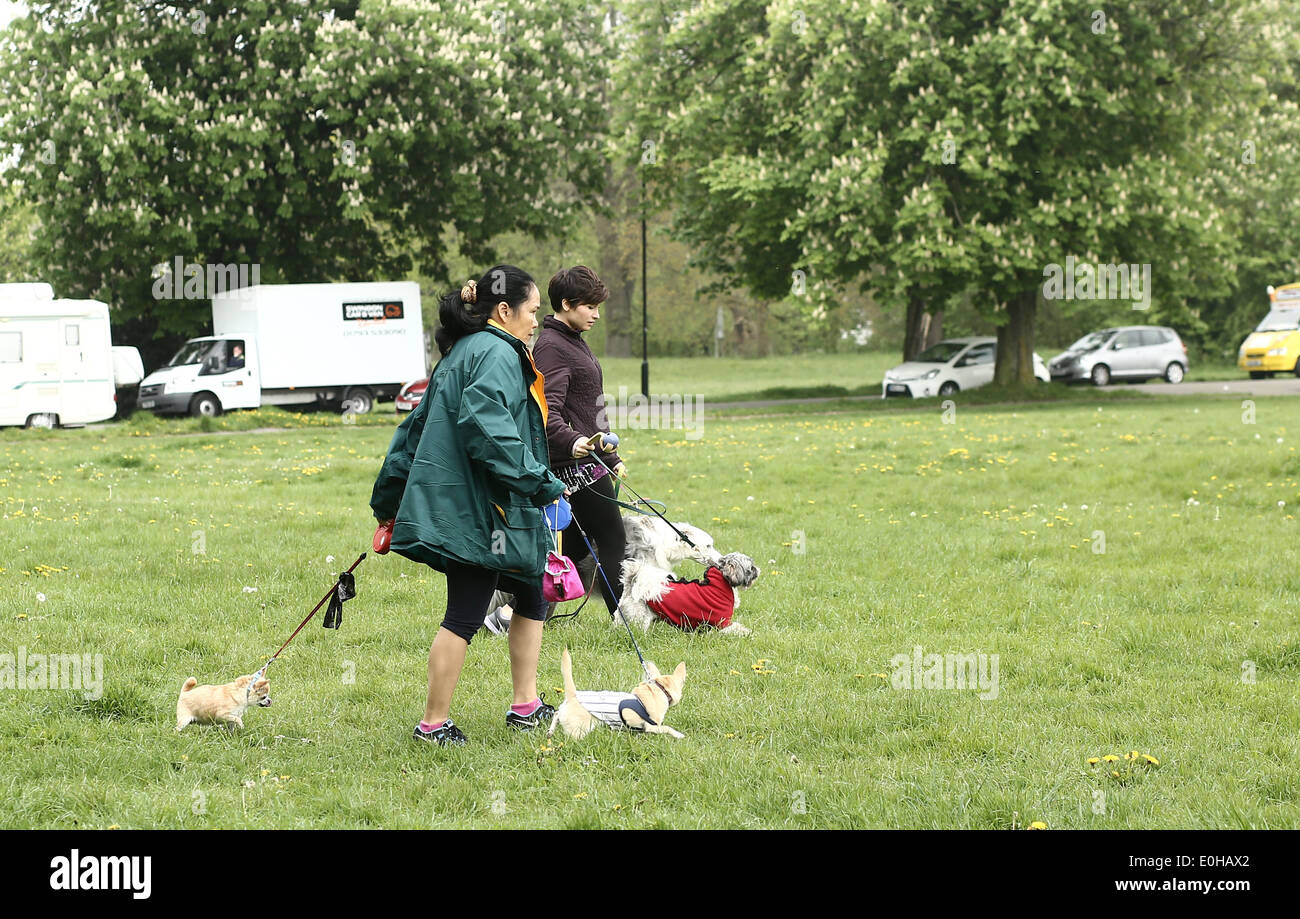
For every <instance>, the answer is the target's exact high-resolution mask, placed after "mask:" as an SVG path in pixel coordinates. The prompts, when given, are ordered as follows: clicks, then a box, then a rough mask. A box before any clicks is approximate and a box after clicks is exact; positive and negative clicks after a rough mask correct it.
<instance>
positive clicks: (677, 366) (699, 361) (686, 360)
mask: <svg viewBox="0 0 1300 919" xmlns="http://www.w3.org/2000/svg"><path fill="white" fill-rule="evenodd" d="M1062 350H1063V349H1061V348H1041V347H1040V348H1039V349H1038V353H1039V354H1040V355H1042V357H1043V359H1044V360H1050V359H1051V358H1052V357H1054V356H1055V355H1057V354H1059V353H1060V352H1061V351H1062ZM900 363H902V358H901V357H900V356H899V354H898V353H897V352H895V351H864V352H862V353H860V354H803V355H791V356H787V357H765V358H761V359H757V360H750V359H746V358H728V357H724V358H716V359H715V358H699V357H656V358H651V359H650V391H651V392H662V393H683V394H699V395H701V396H702V397H703V398H704V399H705V400H706V401H708V402H725V401H731V400H742V399H780V398H788V397H797V396H835V395H867V394H870V395H879V393H880V381H881V380H882V379H883V378H884V375H885V371H886V370H888V369H890V368H891V367H896V366H898V365H899V364H900ZM601 366H602V367H603V368H604V371H605V389H606V391H607V392H609V393H610V394H611V395H617V393H618V390H619V387H620V386H625V387H627V391H628V392H629V393H637V392H640V391H641V361H640V359H639V358H627V357H624V358H610V357H607V358H602V359H601ZM1245 378H1246V374H1245V373H1243V372H1242V371H1240V370H1238V369H1237V368H1236V367H1235V366H1231V365H1228V364H1213V363H1211V364H1207V363H1202V362H1199V361H1194V362H1193V363H1192V368H1191V370H1190V371H1189V372H1188V374H1187V379H1188V380H1189V381H1202V380H1241V379H1245ZM1164 385H1167V384H1164V383H1152V384H1149V385H1148V386H1146V387H1135V388H1137V389H1144V388H1145V389H1158V388H1159V387H1160V386H1164Z"/></svg>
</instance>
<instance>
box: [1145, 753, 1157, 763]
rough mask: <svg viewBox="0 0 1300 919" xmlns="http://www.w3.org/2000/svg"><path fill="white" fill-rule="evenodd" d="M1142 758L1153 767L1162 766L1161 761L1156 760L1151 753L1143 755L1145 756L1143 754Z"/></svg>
mask: <svg viewBox="0 0 1300 919" xmlns="http://www.w3.org/2000/svg"><path fill="white" fill-rule="evenodd" d="M1142 758H1143V759H1144V760H1146V761H1147V762H1148V763H1150V764H1151V765H1153V766H1159V765H1160V760H1158V759H1156V758H1155V757H1154V756H1152V755H1151V754H1150V753H1143V754H1142Z"/></svg>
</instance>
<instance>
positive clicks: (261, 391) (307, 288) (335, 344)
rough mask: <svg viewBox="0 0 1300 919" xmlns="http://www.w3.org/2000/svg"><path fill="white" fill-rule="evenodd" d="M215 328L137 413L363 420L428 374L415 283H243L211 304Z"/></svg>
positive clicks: (146, 387)
mask: <svg viewBox="0 0 1300 919" xmlns="http://www.w3.org/2000/svg"><path fill="white" fill-rule="evenodd" d="M212 330H213V334H212V335H205V336H203V337H202V338H192V339H190V340H189V341H187V342H186V343H185V344H184V345H183V346H182V347H181V349H180V350H179V351H177V352H176V354H175V356H173V357H172V359H171V360H170V361H168V362H167V364H166V366H164V367H161V368H159V369H158V370H155V371H154V372H153V373H151V374H149V376H148V377H146V378H145V380H144V382H143V383H141V384H140V397H139V398H140V401H139V407H140V408H142V409H149V410H150V411H153V412H156V413H158V414H185V413H188V414H191V415H219V414H221V413H222V412H225V411H229V410H231V409H237V408H257V407H259V406H261V405H302V404H309V403H316V404H321V405H327V406H330V407H331V408H335V409H341V410H342V411H344V412H345V413H347V412H352V413H355V414H364V413H365V412H368V411H370V409H371V408H372V407H373V406H374V403H375V400H376V399H385V398H393V397H395V396H396V395H397V393H398V391H399V390H400V389H401V388H402V386H403V385H405V384H406V383H409V382H410V381H411V380H418V379H421V378H422V377H426V376H428V369H429V359H428V349H427V347H426V345H425V338H424V320H423V317H422V315H421V312H420V286H419V285H418V284H416V283H415V282H414V281H396V282H387V281H374V282H361V283H351V284H259V285H255V286H252V287H242V288H238V289H236V290H230V291H226V292H224V293H220V294H217V295H216V296H214V297H213V298H212Z"/></svg>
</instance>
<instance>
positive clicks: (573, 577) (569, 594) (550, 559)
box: [542, 552, 586, 603]
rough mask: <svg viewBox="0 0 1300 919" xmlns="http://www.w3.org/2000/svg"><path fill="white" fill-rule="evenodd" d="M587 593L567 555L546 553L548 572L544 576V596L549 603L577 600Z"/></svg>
mask: <svg viewBox="0 0 1300 919" xmlns="http://www.w3.org/2000/svg"><path fill="white" fill-rule="evenodd" d="M585 593H586V590H584V589H583V586H582V578H581V577H580V576H579V575H578V570H577V569H576V568H574V567H573V562H571V561H569V557H568V556H567V555H557V554H555V553H554V552H547V553H546V571H545V572H544V573H543V574H542V596H543V597H545V598H546V600H547V602H549V603H564V602H565V601H566V600H576V599H578V598H579V597H581V596H582V595H583V594H585Z"/></svg>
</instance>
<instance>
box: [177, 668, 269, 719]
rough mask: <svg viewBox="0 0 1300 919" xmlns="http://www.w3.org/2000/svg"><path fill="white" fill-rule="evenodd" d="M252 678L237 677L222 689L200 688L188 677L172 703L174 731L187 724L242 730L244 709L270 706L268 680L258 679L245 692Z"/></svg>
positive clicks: (197, 682) (195, 681)
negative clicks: (221, 724) (223, 725)
mask: <svg viewBox="0 0 1300 919" xmlns="http://www.w3.org/2000/svg"><path fill="white" fill-rule="evenodd" d="M253 676H254V675H253V674H250V675H248V676H241V677H240V678H239V679H237V680H235V681H234V682H233V683H226V684H225V685H224V686H200V685H199V681H198V680H196V679H194V677H190V678H189V679H188V680H186V681H185V684H184V685H183V686H181V694H180V698H178V699H177V700H176V730H178V731H179V730H181V729H182V728H184V727H185V725H187V724H189V723H190V722H191V721H199V722H212V721H224V722H227V723H228V724H237V725H239V726H240V727H241V728H242V727H243V726H244V717H243V716H244V710H245V709H246V708H248V707H249V706H250V705H254V704H255V705H258V706H261V707H262V708H266V707H267V706H269V705H270V704H271V684H270V682H269V681H267V680H265V679H261V680H258V681H257V682H256V683H253V688H252V691H251V692H250V691H249V688H248V686H249V683H250V682H252V679H253Z"/></svg>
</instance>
